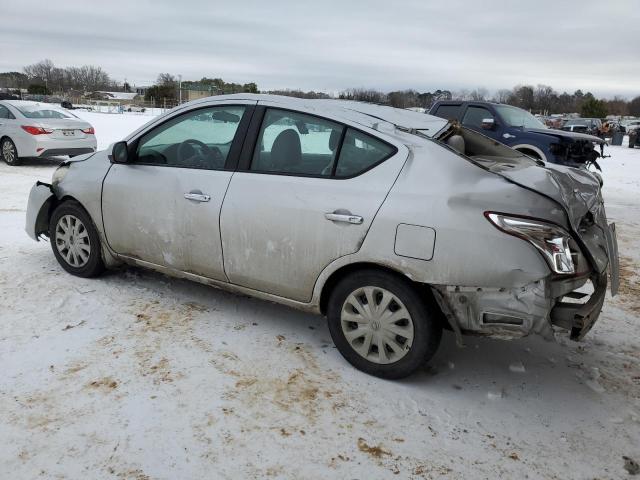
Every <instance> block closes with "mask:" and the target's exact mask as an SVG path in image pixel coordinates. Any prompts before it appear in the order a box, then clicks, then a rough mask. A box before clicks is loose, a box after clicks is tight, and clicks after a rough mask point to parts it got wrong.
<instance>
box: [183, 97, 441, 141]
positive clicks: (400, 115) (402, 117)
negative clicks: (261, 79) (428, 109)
mask: <svg viewBox="0 0 640 480" xmlns="http://www.w3.org/2000/svg"><path fill="white" fill-rule="evenodd" d="M231 100H252V101H257V102H264V103H269V104H273V105H274V106H277V107H280V108H291V109H295V110H304V111H307V112H309V113H311V114H317V115H320V116H327V117H330V118H333V119H335V120H338V121H340V120H345V121H351V122H355V123H358V124H360V125H364V126H366V127H369V128H373V129H378V128H377V127H378V125H379V124H380V123H387V124H389V125H390V126H395V127H397V128H401V129H406V130H421V131H423V132H424V133H426V134H427V135H434V134H435V133H437V132H439V131H440V130H442V128H444V126H445V125H447V123H448V121H447V120H444V119H442V118H440V117H435V116H433V115H428V114H425V113H419V112H414V111H412V110H404V109H402V108H394V107H389V106H386V105H375V104H372V103H364V102H356V101H353V100H334V99H303V98H295V97H287V96H284V95H269V94H255V93H236V94H232V95H217V96H213V97H207V98H203V99H199V100H194V101H192V102H189V103H187V104H185V105H183V106H195V105H199V104H206V103H210V102H220V101H231Z"/></svg>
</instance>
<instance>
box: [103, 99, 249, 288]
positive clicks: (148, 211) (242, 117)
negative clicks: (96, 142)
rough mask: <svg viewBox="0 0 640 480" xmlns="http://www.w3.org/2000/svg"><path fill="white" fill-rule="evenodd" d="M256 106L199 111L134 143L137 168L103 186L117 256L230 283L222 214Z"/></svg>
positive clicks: (122, 167) (115, 171) (127, 167)
mask: <svg viewBox="0 0 640 480" xmlns="http://www.w3.org/2000/svg"><path fill="white" fill-rule="evenodd" d="M253 105H255V102H251V103H250V104H246V103H245V104H233V105H218V106H207V107H200V108H198V109H192V110H190V111H188V112H186V113H182V114H180V115H177V116H174V117H172V118H170V119H168V120H167V121H165V122H163V123H161V124H160V125H157V126H154V127H153V128H151V130H149V131H147V132H145V133H143V134H142V135H141V136H140V137H138V138H137V139H135V140H133V141H131V142H130V145H129V150H130V151H131V152H133V155H132V157H133V158H132V162H131V163H127V164H117V163H116V164H114V165H113V166H112V167H111V169H110V170H109V172H108V174H107V176H106V178H105V180H104V184H103V192H102V210H103V221H104V229H105V234H106V238H107V242H108V243H109V246H110V247H111V248H112V249H113V250H114V251H115V252H117V253H118V254H120V255H123V256H126V257H131V258H135V259H140V260H143V261H145V262H149V263H152V264H155V265H161V266H165V267H168V268H171V269H174V270H179V271H183V272H189V273H194V274H197V275H202V276H205V277H209V278H212V279H216V280H222V281H226V276H225V274H224V268H223V259H222V251H221V244H220V229H219V216H220V207H221V205H222V202H223V200H224V195H225V192H226V190H227V187H228V185H229V180H230V179H231V176H232V174H233V170H234V169H235V163H236V162H237V158H238V155H239V153H240V149H241V145H242V140H243V138H244V134H245V133H246V127H247V126H248V122H249V118H250V115H251V113H252V111H253Z"/></svg>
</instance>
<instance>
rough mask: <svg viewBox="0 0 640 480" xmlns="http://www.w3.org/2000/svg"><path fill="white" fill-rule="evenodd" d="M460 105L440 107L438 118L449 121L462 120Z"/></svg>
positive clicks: (437, 112) (437, 111) (437, 113)
mask: <svg viewBox="0 0 640 480" xmlns="http://www.w3.org/2000/svg"><path fill="white" fill-rule="evenodd" d="M460 109H461V106H460V105H440V106H439V107H438V110H436V116H437V117H440V118H446V119H447V120H458V119H459V118H460Z"/></svg>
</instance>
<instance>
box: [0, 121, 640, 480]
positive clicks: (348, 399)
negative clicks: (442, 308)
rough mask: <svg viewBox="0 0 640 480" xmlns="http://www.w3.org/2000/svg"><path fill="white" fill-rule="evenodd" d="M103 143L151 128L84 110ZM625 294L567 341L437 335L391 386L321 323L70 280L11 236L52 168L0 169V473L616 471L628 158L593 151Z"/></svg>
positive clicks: (207, 294) (639, 183) (631, 370)
mask: <svg viewBox="0 0 640 480" xmlns="http://www.w3.org/2000/svg"><path fill="white" fill-rule="evenodd" d="M80 115H81V116H82V117H83V118H86V119H88V120H89V121H90V122H91V123H93V124H94V126H95V127H96V131H97V135H98V141H99V146H100V147H105V146H106V145H108V144H109V143H111V142H113V141H116V140H118V139H120V138H122V137H123V136H124V135H125V134H126V133H128V132H129V131H130V130H133V129H134V128H136V127H137V126H139V125H141V124H143V123H145V122H146V121H147V120H149V119H150V117H145V116H140V115H127V114H124V115H106V114H98V113H91V112H80ZM609 152H610V153H611V155H612V157H611V158H607V159H604V160H603V161H602V167H603V170H604V181H605V196H606V202H607V210H608V214H609V216H610V218H611V220H613V221H616V222H617V224H618V229H619V240H620V251H621V255H622V267H623V268H622V274H623V279H622V285H621V293H620V295H619V296H618V297H616V298H615V299H608V300H607V302H606V304H605V308H604V311H603V314H602V317H601V318H600V320H599V321H598V323H597V324H596V326H595V328H594V330H593V331H592V332H591V333H590V334H589V335H588V336H587V338H586V341H585V342H583V343H580V344H577V343H573V342H569V341H563V342H562V343H564V344H559V343H555V342H547V341H545V340H543V339H540V338H527V339H524V340H520V341H512V342H505V341H498V340H488V339H477V338H468V339H467V347H466V348H463V349H460V348H458V347H456V346H455V342H454V340H453V338H452V336H451V335H448V334H447V335H445V338H444V341H443V344H442V346H441V347H440V350H439V352H438V354H437V355H436V357H435V359H434V360H433V361H432V362H431V364H430V365H429V366H427V367H425V368H424V370H423V371H421V372H420V373H419V374H418V375H415V376H414V377H412V378H410V379H408V380H404V381H401V382H390V381H383V380H379V379H376V378H372V377H368V376H366V375H364V374H362V373H360V372H358V371H356V370H354V369H353V368H351V367H350V366H349V365H348V364H347V363H346V362H345V361H344V360H343V359H342V358H341V357H340V355H339V354H338V352H337V350H336V349H335V348H333V346H332V343H331V339H330V336H329V332H328V330H327V327H326V325H325V322H324V321H323V319H322V318H319V317H316V316H313V315H308V314H304V313H300V312H298V311H295V310H290V309H288V308H285V307H282V306H277V305H273V304H270V303H266V302H262V301H258V300H254V299H249V298H244V297H239V296H234V295H231V294H227V293H224V292H221V291H218V290H215V289H212V288H209V287H205V286H202V285H199V284H194V283H190V282H187V281H183V280H174V279H170V278H167V277H165V276H162V275H160V274H156V273H152V272H147V271H143V270H139V269H134V268H128V269H124V270H120V271H115V272H110V273H108V274H106V275H104V276H102V277H100V278H98V279H93V280H85V279H80V278H76V277H72V276H70V275H68V274H66V273H65V272H64V271H62V269H61V268H60V267H59V266H58V265H57V263H56V261H55V259H54V257H53V254H52V253H51V250H50V246H49V244H48V243H45V242H39V243H36V242H33V241H31V240H30V239H29V238H28V237H27V235H26V234H25V232H24V229H23V228H24V217H25V208H26V200H27V196H28V192H29V189H30V187H31V185H32V184H33V183H34V182H35V181H36V180H43V181H49V180H50V178H51V174H52V172H53V170H54V168H55V165H56V164H55V162H49V161H48V162H37V161H31V162H28V163H27V164H26V165H25V166H22V167H8V166H7V165H5V164H4V163H0V365H1V366H2V375H1V376H0V439H2V440H1V442H2V443H1V444H2V448H0V472H1V474H0V477H3V478H12V479H34V478H47V479H48V478H55V479H78V478H91V479H102V478H105V479H107V478H109V479H110V478H116V479H137V480H142V479H197V478H198V479H199V478H264V477H273V478H292V479H297V478H305V479H307V478H308V479H312V478H318V479H320V478H362V479H378V478H380V479H382V478H490V479H494V478H518V479H520V478H545V479H547V478H557V479H563V480H564V479H569V478H571V479H573V478H576V479H583V478H584V479H586V478H600V479H607V478H625V477H626V476H627V472H626V471H625V470H624V468H623V465H624V461H623V458H622V457H623V455H627V456H630V457H632V458H635V459H636V460H639V459H640V324H639V322H638V317H639V315H640V277H639V276H638V274H639V272H640V270H639V265H640V195H639V192H640V149H635V150H630V149H628V148H626V147H612V148H609Z"/></svg>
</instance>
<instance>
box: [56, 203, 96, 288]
mask: <svg viewBox="0 0 640 480" xmlns="http://www.w3.org/2000/svg"><path fill="white" fill-rule="evenodd" d="M49 238H50V239H51V248H52V249H53V254H54V255H55V256H56V260H58V263H59V264H60V266H61V267H62V268H64V269H65V270H66V271H67V272H69V273H71V274H72V275H76V276H78V277H94V276H96V275H98V274H100V273H102V271H103V270H104V263H103V262H102V254H101V248H100V237H99V236H98V231H97V230H96V228H95V227H94V226H93V222H92V221H91V218H90V217H89V214H87V212H86V211H85V210H84V208H82V206H80V204H79V203H77V202H74V201H67V202H64V203H62V204H60V205H59V206H58V207H57V208H56V209H55V210H54V212H53V215H52V216H51V220H50V222H49Z"/></svg>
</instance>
